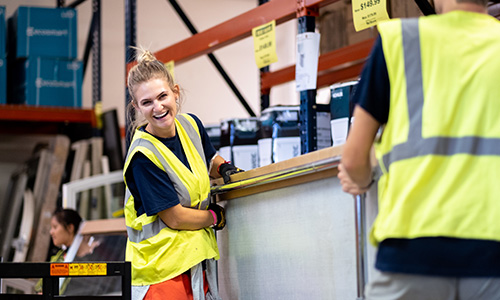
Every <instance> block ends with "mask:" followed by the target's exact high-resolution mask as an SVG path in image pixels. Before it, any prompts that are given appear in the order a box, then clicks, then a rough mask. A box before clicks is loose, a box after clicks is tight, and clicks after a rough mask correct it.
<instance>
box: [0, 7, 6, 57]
mask: <svg viewBox="0 0 500 300" xmlns="http://www.w3.org/2000/svg"><path fill="white" fill-rule="evenodd" d="M6 43H7V29H6V26H5V6H0V56H1V57H4V56H5V54H6V52H5V51H6V49H5V44H6Z"/></svg>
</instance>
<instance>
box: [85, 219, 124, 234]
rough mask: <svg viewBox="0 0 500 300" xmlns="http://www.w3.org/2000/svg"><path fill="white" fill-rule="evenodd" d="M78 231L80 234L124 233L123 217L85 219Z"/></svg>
mask: <svg viewBox="0 0 500 300" xmlns="http://www.w3.org/2000/svg"><path fill="white" fill-rule="evenodd" d="M80 233H81V234H82V235H98V234H126V233H127V227H126V226H125V218H115V219H101V220H89V221H85V223H83V225H82V229H81V232H80Z"/></svg>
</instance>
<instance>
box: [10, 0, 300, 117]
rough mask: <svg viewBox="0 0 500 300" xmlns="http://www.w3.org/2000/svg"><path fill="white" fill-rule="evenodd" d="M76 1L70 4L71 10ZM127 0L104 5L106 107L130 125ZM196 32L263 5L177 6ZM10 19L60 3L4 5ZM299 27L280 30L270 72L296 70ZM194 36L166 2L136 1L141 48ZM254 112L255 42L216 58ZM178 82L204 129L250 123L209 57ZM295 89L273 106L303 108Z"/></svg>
mask: <svg viewBox="0 0 500 300" xmlns="http://www.w3.org/2000/svg"><path fill="white" fill-rule="evenodd" d="M72 2H73V0H66V3H67V4H70V3H72ZM124 3H125V1H124V0H103V1H101V5H102V7H101V18H102V19H101V24H102V48H101V52H102V57H101V59H102V60H101V63H102V82H101V84H102V91H101V95H102V104H103V110H104V111H106V110H110V109H117V110H118V115H119V118H120V124H121V126H123V125H124V123H125V117H124V116H125V112H124V108H125V17H124V14H125V13H124V9H125V8H124ZM178 3H179V5H180V6H181V7H182V8H183V10H184V12H185V13H186V15H187V16H188V17H189V18H190V20H191V22H192V23H193V25H194V26H195V28H196V29H197V30H198V31H199V32H201V31H203V30H206V29H208V28H210V27H213V26H215V25H217V24H219V23H221V22H223V21H225V20H228V19H231V18H233V17H235V16H237V15H239V14H241V13H244V12H246V11H248V10H250V9H252V8H254V7H256V6H257V3H258V0H210V1H206V0H178ZM0 5H2V6H6V16H7V17H9V16H11V15H12V14H13V13H14V11H15V9H16V8H17V7H18V6H19V5H26V6H43V7H55V6H56V0H29V1H21V0H0ZM91 8H92V1H91V0H87V1H86V2H84V3H83V4H81V5H79V6H78V7H77V10H78V46H79V51H78V58H79V59H82V58H83V52H84V48H85V43H86V40H87V34H88V30H89V24H90V20H91ZM296 27H297V25H296V21H294V20H292V21H289V22H287V23H285V24H282V25H280V26H278V27H277V33H276V39H277V45H278V49H277V52H278V62H277V63H275V64H273V65H272V66H271V70H273V69H279V68H282V67H284V66H289V65H292V64H294V61H295V60H294V57H295V48H294V43H295V34H296ZM190 36H191V33H190V32H189V30H188V29H187V28H186V26H185V25H184V23H183V22H182V20H181V19H180V18H179V17H178V16H177V13H176V12H175V10H174V9H173V8H172V7H171V5H170V4H169V3H168V1H165V0H147V1H146V0H143V1H137V44H139V45H142V46H145V47H148V48H149V49H151V50H152V51H153V52H155V51H158V50H161V49H163V48H166V47H168V46H170V45H173V44H174V43H176V42H179V41H181V40H184V39H186V38H188V37H190ZM214 55H215V56H216V57H217V59H218V60H219V62H220V63H221V65H222V66H223V67H224V68H225V70H226V72H227V73H228V74H229V76H230V77H231V79H232V80H233V82H234V84H235V85H236V86H237V88H238V89H239V91H240V93H241V94H242V95H243V97H244V98H245V99H246V100H247V102H248V103H249V105H250V106H251V107H252V109H253V110H254V112H255V113H256V114H257V115H258V114H259V112H260V91H259V90H260V88H259V84H260V82H259V70H258V68H257V66H256V64H255V60H254V57H253V40H252V38H251V37H249V38H246V39H244V40H241V41H239V42H237V43H234V44H232V45H229V46H226V47H224V48H222V49H220V50H218V51H216V52H215V53H214ZM91 74H92V66H91V61H90V60H89V63H88V66H87V72H86V76H85V78H84V83H83V92H82V93H83V107H84V108H91V107H92V85H91V84H92V78H91ZM175 76H176V80H177V81H178V83H179V84H180V85H181V87H182V88H183V89H184V91H185V96H186V97H185V102H184V105H183V109H182V111H183V112H192V113H194V114H196V115H198V116H199V117H200V118H201V119H202V121H203V122H204V123H205V124H218V123H219V122H220V120H222V119H226V118H232V117H248V114H247V112H246V110H245V109H244V108H243V106H242V105H241V104H240V103H239V101H238V99H237V98H236V96H235V95H234V94H233V92H232V91H231V89H230V88H229V87H228V85H227V84H226V83H225V81H224V79H223V78H222V77H221V76H220V75H219V73H218V71H217V70H216V69H215V67H213V65H212V63H211V62H210V60H209V59H208V58H207V57H206V56H203V57H199V58H196V59H193V60H191V61H188V62H186V63H183V64H181V65H178V66H176V67H175ZM298 103H299V100H298V96H297V93H296V92H295V85H294V83H293V82H292V83H288V84H284V85H282V86H279V87H275V88H273V89H272V90H271V105H276V104H298Z"/></svg>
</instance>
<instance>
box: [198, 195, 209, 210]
mask: <svg viewBox="0 0 500 300" xmlns="http://www.w3.org/2000/svg"><path fill="white" fill-rule="evenodd" d="M209 204H210V194H208V197H207V198H205V200H203V201H201V202H200V205H199V206H198V207H199V209H207V207H208V205H209Z"/></svg>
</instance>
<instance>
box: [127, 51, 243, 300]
mask: <svg viewBox="0 0 500 300" xmlns="http://www.w3.org/2000/svg"><path fill="white" fill-rule="evenodd" d="M136 50H137V61H138V63H137V65H135V66H134V67H133V68H132V69H131V70H130V72H129V75H128V90H129V94H130V96H131V101H130V104H129V106H128V107H127V109H129V110H130V114H128V115H129V116H132V115H134V116H135V120H134V121H133V122H130V124H131V127H132V128H131V129H132V130H131V132H134V136H133V138H132V141H131V143H130V147H129V150H128V154H127V158H126V160H125V166H124V168H123V169H124V170H123V172H124V178H125V183H126V186H127V191H128V195H129V197H128V198H127V199H126V202H125V221H126V225H127V233H128V240H127V252H126V259H127V260H129V261H131V262H132V294H133V295H132V296H133V299H193V295H196V298H197V299H198V298H199V299H204V297H203V295H205V294H206V295H209V294H210V296H211V297H212V298H210V299H220V297H219V295H218V291H217V285H216V277H215V276H216V275H215V274H216V273H215V259H218V258H219V250H218V248H217V242H216V240H215V234H214V229H215V230H221V229H223V228H224V226H225V215H224V214H225V212H224V209H223V208H222V207H221V206H219V205H217V204H215V203H210V202H211V201H210V200H211V198H210V179H209V178H210V177H212V178H216V177H220V176H221V174H220V173H219V172H222V173H223V174H224V177H225V178H224V180H225V181H227V180H229V175H230V174H232V173H235V172H238V171H241V170H239V169H238V168H236V167H235V166H234V165H232V164H230V163H228V162H226V161H225V160H224V159H223V158H222V157H221V156H219V155H218V154H217V152H216V151H215V148H214V147H213V145H212V143H211V142H210V138H209V137H208V134H207V132H206V131H205V128H204V126H203V124H202V122H201V121H200V119H198V117H196V116H195V115H193V114H179V110H180V87H179V85H177V84H176V83H175V82H174V80H173V78H172V76H171V74H170V73H169V72H168V70H167V68H166V67H165V65H164V64H163V63H162V62H160V61H158V60H157V59H156V58H155V57H154V55H153V54H152V53H151V52H149V51H147V50H144V49H136ZM192 283H193V284H192Z"/></svg>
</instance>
